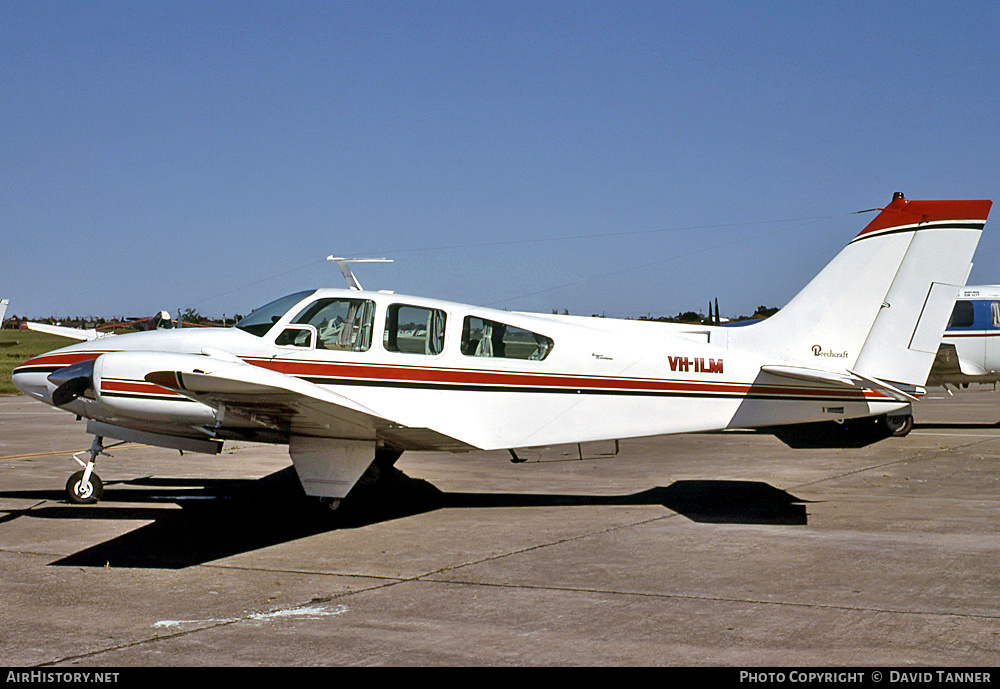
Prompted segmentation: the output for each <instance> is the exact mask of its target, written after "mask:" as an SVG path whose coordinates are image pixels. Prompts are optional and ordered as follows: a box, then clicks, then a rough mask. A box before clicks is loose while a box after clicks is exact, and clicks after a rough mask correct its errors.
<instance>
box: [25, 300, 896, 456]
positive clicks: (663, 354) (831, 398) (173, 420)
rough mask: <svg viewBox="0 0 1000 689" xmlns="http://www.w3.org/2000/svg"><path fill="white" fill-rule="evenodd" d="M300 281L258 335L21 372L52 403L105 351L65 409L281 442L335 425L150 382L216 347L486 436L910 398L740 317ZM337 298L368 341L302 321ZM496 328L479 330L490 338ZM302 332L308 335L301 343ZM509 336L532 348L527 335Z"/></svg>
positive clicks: (773, 417)
mask: <svg viewBox="0 0 1000 689" xmlns="http://www.w3.org/2000/svg"><path fill="white" fill-rule="evenodd" d="M303 294H304V296H303V297H302V299H301V300H299V301H296V302H294V304H293V305H292V306H291V307H290V308H289V309H288V310H287V312H285V313H284V315H283V316H281V317H280V318H278V319H277V320H276V321H275V322H274V324H273V326H271V327H269V329H267V331H266V332H264V333H262V334H259V335H257V334H251V333H250V332H246V331H244V330H241V329H237V328H230V329H202V328H199V329H193V328H192V329H180V330H174V331H152V332H142V333H133V334H128V335H118V336H114V337H110V338H103V339H101V340H98V341H93V342H84V343H80V344H76V345H72V346H69V347H66V348H64V349H60V350H57V351H55V352H51V353H49V354H46V355H42V356H40V357H36V358H35V359H32V360H31V361H29V362H26V363H25V364H24V365H22V366H21V367H19V368H18V369H17V370H16V371H15V373H14V381H15V384H16V385H17V386H18V387H19V388H20V389H22V390H23V391H25V392H27V393H29V394H32V395H34V396H36V397H38V398H39V399H41V400H43V401H45V402H48V403H51V395H52V391H53V389H54V385H53V383H52V382H49V381H48V380H47V377H48V376H49V375H50V374H51V373H53V372H54V371H56V370H58V369H60V368H62V367H64V366H67V365H70V364H73V363H76V362H78V361H81V360H86V359H94V358H95V357H100V358H99V359H98V360H97V361H96V362H95V371H94V386H93V390H91V391H89V392H88V393H87V394H86V395H83V396H81V397H79V398H78V399H76V400H74V401H73V402H72V403H70V404H68V405H64V406H63V408H64V409H66V410H67V411H70V412H72V413H75V414H79V415H80V416H83V417H86V418H90V419H94V420H98V421H103V422H106V423H110V424H114V425H118V426H123V427H133V428H140V429H148V430H155V431H157V432H161V433H166V434H170V435H183V436H190V437H207V435H214V436H216V437H221V438H226V437H239V436H240V434H241V433H246V432H248V431H247V429H252V428H254V427H256V426H260V427H262V428H264V427H266V428H268V431H269V433H270V435H266V434H265V435H261V436H260V437H261V438H264V439H272V440H275V441H279V442H281V441H287V435H288V434H289V433H302V434H304V435H314V436H320V437H323V436H324V435H325V434H324V432H323V429H322V428H310V429H307V430H305V431H304V432H302V431H301V430H300V431H297V430H295V429H288V428H284V429H283V428H282V427H281V425H280V424H270V425H269V424H268V422H267V413H266V409H262V410H261V412H260V414H259V418H258V421H259V423H258V424H255V423H250V422H248V421H247V419H246V418H241V419H235V418H229V419H227V418H226V417H225V410H224V409H223V408H220V407H219V406H218V405H215V406H209V405H206V404H202V403H200V402H198V401H193V400H192V399H191V398H190V397H187V396H184V395H182V394H179V393H178V392H176V391H174V390H170V389H167V388H164V387H161V386H158V385H156V384H154V383H151V382H149V381H147V380H146V379H145V376H146V375H147V374H149V373H150V372H152V371H159V370H163V369H164V368H165V367H166V366H167V364H165V359H164V357H165V356H166V355H168V354H187V355H191V354H194V355H203V356H205V357H206V362H208V361H213V362H216V361H218V360H223V361H224V360H225V359H226V357H234V358H235V359H234V360H239V361H241V362H245V363H248V364H252V365H253V366H256V367H260V368H262V369H266V370H269V371H273V372H277V373H281V374H285V375H287V376H291V377H293V378H297V379H300V380H305V381H308V382H310V383H312V384H315V385H317V386H320V387H322V388H324V389H326V390H328V391H330V392H334V393H337V394H339V395H342V396H343V397H344V398H346V399H348V400H351V401H353V402H354V403H356V404H357V405H359V406H360V407H363V408H365V409H366V410H370V411H371V412H374V413H375V414H377V415H379V416H381V417H384V418H385V419H390V420H392V422H394V423H396V424H399V425H401V426H405V427H407V428H410V429H433V430H434V431H435V432H436V433H437V434H442V435H444V436H447V437H449V438H452V439H456V440H458V441H460V442H461V443H463V444H466V445H468V446H471V447H476V448H481V449H497V448H517V447H525V446H535V445H544V444H554V443H563V442H582V441H589V440H600V439H613V438H626V437H636V436H646V435H656V434H664V433H684V432H695V431H709V430H720V429H726V428H754V427H762V426H772V425H781V424H791V423H803V422H812V421H824V420H841V419H847V418H853V417H860V416H870V415H874V414H883V413H888V412H891V411H895V410H899V409H902V408H905V407H906V404H905V403H902V402H900V401H897V400H895V399H892V398H890V397H887V396H886V395H884V394H882V393H880V392H878V391H873V390H870V389H862V388H857V389H844V387H843V386H840V387H838V386H834V385H829V386H826V385H823V384H821V383H817V382H807V381H796V380H790V379H788V378H784V377H776V376H771V375H769V374H766V373H762V372H761V367H762V366H764V365H767V364H787V363H789V362H787V361H781V360H776V359H766V358H762V357H761V356H759V355H756V354H754V353H752V352H745V351H740V350H738V349H732V348H730V347H729V329H727V328H718V327H708V326H685V325H677V324H665V323H659V322H650V321H627V320H616V319H603V318H583V317H571V316H557V315H544V314H527V313H517V312H506V311H498V310H494V309H488V308H482V307H473V306H468V305H464V304H458V303H452V302H445V301H441V300H435V299H424V298H418V297H409V296H403V295H396V294H390V293H383V292H362V291H355V290H336V289H323V290H318V291H316V292H309V293H303ZM337 299H340V300H358V299H362V300H365V301H366V302H368V303H370V304H371V305H372V306H373V314H372V315H371V317H370V321H369V324H370V328H371V332H370V338H369V339H368V340H367V346H366V347H364V349H355V350H349V349H337V348H323V347H320V346H317V345H319V344H320V342H321V336H322V333H321V332H320V331H321V330H322V327H323V326H309V325H295V324H294V323H293V321H295V320H300V321H301V320H303V319H302V317H301V316H300V314H302V313H304V312H307V311H308V309H309V305H310V304H314V303H317V302H318V300H337ZM401 305H402V306H403V307H405V308H406V309H410V307H413V308H412V310H408V311H405V313H406V314H407V315H409V314H411V313H421V314H422V313H424V312H428V313H430V312H433V313H434V314H439V313H440V314H443V319H442V318H441V317H440V316H435V317H436V318H437V319H438V320H437V321H436V324H432V325H430V326H429V328H430V329H433V328H435V327H437V328H440V333H437V335H436V337H438V339H437V340H436V342H435V344H434V345H433V346H430V345H426V346H425V345H419V346H415V345H412V344H401V343H402V342H403V341H404V340H406V341H407V342H410V343H412V342H417V343H420V342H424V343H426V342H429V341H430V338H431V336H429V335H427V334H426V328H425V327H424V325H423V324H420V323H416V324H414V323H407V324H401V323H396V322H394V321H393V320H392V318H391V317H390V315H389V314H391V313H393V312H394V311H395V312H399V309H400V306H401ZM467 319H471V320H467ZM442 320H443V322H441V321H442ZM470 323H471V324H472V326H471V327H475V326H481V325H482V324H483V323H488V324H491V325H492V326H493V328H492V330H493V331H494V332H495V331H496V330H497V329H498V324H503V325H504V326H506V331H507V332H511V331H516V332H518V333H527V334H528V335H534V336H540V337H536V341H538V342H545V343H546V344H545V345H544V346H543V345H538V347H537V348H536V349H535V351H534V352H532V354H531V355H529V356H521V357H513V356H510V355H509V354H508V356H497V355H496V352H495V351H494V352H493V355H488V354H487V355H483V354H482V353H481V352H480V353H479V354H476V353H475V352H473V351H472V350H471V346H472V345H474V344H475V343H476V340H475V339H474V337H473V336H472V335H470ZM749 327H751V328H752V327H754V326H749ZM296 328H298V330H296ZM390 328H394V331H393V332H392V333H391V334H390V332H389V329H390ZM484 330H485V329H484V328H482V327H480V328H479V330H475V331H473V334H474V335H475V334H478V335H479V336H480V341H481V340H482V339H485V338H484V337H483V336H482V334H483V331H484ZM289 333H291V335H289ZM296 334H301V335H303V337H300V338H298V341H297V342H296V341H295V340H296V338H295V337H294V336H295V335H296ZM396 337H398V338H399V339H398V341H397V340H395V339H394V338H396ZM522 339H523V338H522ZM470 340H471V342H472V344H470ZM420 346H423V347H424V348H423V349H420ZM497 346H500V347H502V346H503V345H502V344H499V345H497ZM506 346H507V348H508V350H509V349H511V348H512V347H514V346H522V347H527V348H528V349H530V348H535V345H534V344H533V343H532V344H531V345H530V347H529V346H528V345H526V344H524V343H523V342H521V343H514V344H513V345H512V344H510V343H508V344H507V345H506ZM481 348H482V346H481V345H480V349H481ZM524 351H527V349H525V350H524ZM118 353H123V354H118ZM102 355H103V356H102ZM206 434H207V435H206ZM339 435H342V433H341V432H332V433H331V434H330V435H329V436H328V437H339ZM424 446H427V443H426V442H425V443H424ZM432 446H433V444H432ZM403 449H407V448H403Z"/></svg>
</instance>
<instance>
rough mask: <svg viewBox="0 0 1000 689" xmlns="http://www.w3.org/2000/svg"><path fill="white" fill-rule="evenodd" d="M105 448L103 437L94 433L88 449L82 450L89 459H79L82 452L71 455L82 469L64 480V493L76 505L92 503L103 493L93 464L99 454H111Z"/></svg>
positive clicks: (102, 487)
mask: <svg viewBox="0 0 1000 689" xmlns="http://www.w3.org/2000/svg"><path fill="white" fill-rule="evenodd" d="M121 444H123V443H115V444H114V445H109V446H108V447H115V446H117V445H121ZM105 449H107V448H105V447H104V438H103V437H101V436H99V435H95V436H94V442H93V443H91V445H90V449H89V450H84V452H88V453H89V454H90V459H89V460H87V461H86V462H85V461H83V460H82V459H80V457H79V455H82V454H83V452H77V453H76V454H75V455H73V459H75V460H76V463H77V464H79V465H80V466H82V467H83V469H82V470H81V471H77V472H76V473H74V474H73V475H72V476H70V477H69V480H68V481H67V482H66V495H67V496H68V497H69V501H70V502H72V503H74V504H77V505H93V504H94V503H95V502H97V501H98V500H100V499H101V496H102V495H104V484H103V483H102V482H101V477H100V476H98V475H97V474H95V473H94V464H95V463H96V462H97V458H98V457H99V456H100V455H104V456H105V457H110V456H111V455H109V454H108V453H107V452H105V451H104V450H105Z"/></svg>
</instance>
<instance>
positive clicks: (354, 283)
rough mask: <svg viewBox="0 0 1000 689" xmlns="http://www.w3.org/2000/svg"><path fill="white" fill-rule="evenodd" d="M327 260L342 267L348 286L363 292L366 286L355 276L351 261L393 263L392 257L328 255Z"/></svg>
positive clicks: (341, 270)
mask: <svg viewBox="0 0 1000 689" xmlns="http://www.w3.org/2000/svg"><path fill="white" fill-rule="evenodd" d="M326 260H327V261H333V262H334V263H336V264H337V266H338V267H339V268H340V272H341V273H343V275H344V279H345V280H347V286H348V288H350V289H352V290H355V291H357V292H361V291H362V290H364V288H363V287H362V286H361V283H360V282H358V279H357V278H356V277H354V273H353V272H351V266H350V265H348V264H350V263H392V259H391V258H342V257H340V256H327V257H326Z"/></svg>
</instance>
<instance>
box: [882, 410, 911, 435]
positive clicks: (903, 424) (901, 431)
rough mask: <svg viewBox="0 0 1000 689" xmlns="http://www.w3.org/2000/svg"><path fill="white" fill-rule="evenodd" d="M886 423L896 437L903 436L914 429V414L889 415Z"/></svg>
mask: <svg viewBox="0 0 1000 689" xmlns="http://www.w3.org/2000/svg"><path fill="white" fill-rule="evenodd" d="M885 425H886V427H887V428H888V429H889V431H890V432H891V433H892V435H893V436H894V437H896V438H902V437H903V436H904V435H907V434H908V433H909V432H910V431H912V430H913V414H907V415H906V416H887V417H886V419H885Z"/></svg>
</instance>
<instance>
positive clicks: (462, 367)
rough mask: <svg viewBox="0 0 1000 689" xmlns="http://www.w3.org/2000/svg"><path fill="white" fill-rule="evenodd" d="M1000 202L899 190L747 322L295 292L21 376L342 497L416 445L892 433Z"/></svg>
mask: <svg viewBox="0 0 1000 689" xmlns="http://www.w3.org/2000/svg"><path fill="white" fill-rule="evenodd" d="M990 206H991V202H990V201H907V200H906V199H905V198H903V196H902V194H897V195H895V196H894V197H893V200H892V202H891V203H890V204H889V205H888V206H886V207H885V208H884V209H882V210H881V212H880V213H879V214H878V216H877V217H876V218H875V219H873V220H872V221H871V222H870V223H869V224H868V225H867V226H866V227H865V228H864V229H863V230H862V231H861V232H860V234H858V235H857V236H856V237H855V238H854V239H853V240H851V241H850V242H849V243H848V244H847V246H846V247H845V248H844V249H843V250H842V251H841V252H840V253H839V254H838V255H837V256H836V257H834V259H833V260H832V261H831V262H830V263H829V264H828V265H827V266H826V267H825V268H824V269H823V270H822V271H821V272H820V273H819V275H817V276H816V277H815V278H814V279H813V280H812V281H811V282H810V283H809V284H808V285H807V286H806V287H805V288H804V289H803V290H802V291H801V292H800V293H799V294H798V295H797V296H795V297H794V298H793V299H792V300H791V301H790V302H789V303H788V304H787V305H786V306H785V307H784V308H783V309H781V311H779V312H778V313H777V314H775V315H774V316H772V317H771V318H769V319H767V320H763V321H760V322H758V323H755V324H753V325H750V326H746V327H742V328H725V327H714V326H704V325H700V324H694V325H687V324H668V323H659V322H651V321H626V320H616V319H608V318H586V317H579V316H565V315H562V316H561V315H555V314H531V313H519V312H508V311H500V310H496V309H490V308H485V307H477V306H470V305H466V304H460V303H454V302H448V301H442V300H438V299H428V298H422V297H412V296H404V295H400V294H394V293H391V292H384V291H369V290H364V289H362V288H361V285H360V284H358V281H357V280H356V279H355V278H354V276H353V274H351V272H350V269H349V268H347V264H348V261H347V260H346V259H335V260H337V261H338V264H340V265H341V268H342V269H343V270H344V271H345V277H347V278H348V286H349V288H348V289H319V290H308V291H304V292H297V293H295V294H290V295H288V296H285V297H282V298H280V299H278V300H276V301H274V302H271V303H269V304H267V305H265V306H263V307H261V308H260V309H258V310H256V311H254V312H253V313H252V314H250V315H249V316H247V317H246V318H244V319H243V320H242V321H240V322H239V323H238V324H237V325H236V326H235V327H233V328H226V329H223V328H208V329H194V328H191V329H187V328H184V329H175V330H167V331H154V332H142V333H132V334H125V335H117V336H115V337H113V338H101V339H98V340H94V341H89V342H82V343H78V344H75V345H72V346H69V347H65V348H63V349H59V350H56V351H54V352H50V353H48V354H44V355H41V356H38V357H35V358H33V359H31V360H29V361H27V362H25V363H24V364H22V365H21V366H19V367H18V368H16V369H15V370H14V373H13V378H14V383H15V385H16V386H17V387H18V388H20V389H21V390H23V391H24V392H26V393H28V394H30V395H32V396H34V397H36V398H37V399H39V400H40V401H42V402H45V403H47V404H51V405H53V406H55V407H59V408H61V409H64V410H65V411H67V412H69V413H71V414H75V415H78V416H79V417H82V418H86V419H87V432H88V433H91V434H93V435H94V436H95V437H94V442H93V445H92V447H91V450H90V458H89V461H86V462H84V461H82V460H77V461H79V462H80V464H81V466H83V469H82V470H81V471H78V472H77V473H75V474H74V475H73V476H71V477H70V480H69V482H68V483H67V490H68V492H69V495H70V499H71V500H73V501H75V502H92V501H95V500H96V499H98V498H99V497H100V495H101V492H102V486H101V482H100V480H99V479H98V478H97V476H96V474H95V473H94V471H93V470H94V463H95V460H96V459H97V457H98V456H99V455H100V454H101V453H102V451H103V450H104V449H105V446H104V439H105V438H113V439H117V440H121V441H135V442H142V443H147V444H152V445H158V446H162V447H170V448H176V449H181V450H192V451H198V452H205V453H210V454H214V453H218V452H219V451H220V449H221V447H222V444H223V442H224V441H226V440H240V439H246V440H254V441H263V442H273V443H286V444H288V447H289V454H290V455H291V460H292V463H293V465H294V467H295V470H296V472H297V474H298V476H299V479H300V481H301V483H302V486H303V488H304V490H305V492H306V494H307V495H310V496H316V497H319V498H322V499H324V500H325V501H328V502H330V503H331V504H333V505H335V504H337V503H339V501H340V499H341V498H343V497H345V496H346V495H347V494H348V492H349V491H350V490H351V488H352V487H353V486H354V485H355V484H356V483H357V482H358V480H359V479H360V478H361V477H362V475H363V474H364V473H365V471H366V470H368V469H369V468H373V470H378V469H380V468H385V467H387V466H391V465H392V464H393V463H394V462H395V461H396V459H398V457H399V456H400V454H401V453H402V452H403V451H405V450H445V451H454V452H462V451H468V450H473V449H483V450H493V449H509V450H511V452H512V453H513V452H514V450H515V449H516V448H520V447H530V446H538V445H549V444H559V443H576V442H585V441H593V440H603V439H620V438H628V437H638V436H648V435H659V434H667V433H688V432H698V431H716V430H724V429H739V428H769V427H777V428H782V427H788V426H789V425H793V424H807V423H812V422H827V421H837V422H844V424H843V425H844V426H845V427H849V426H850V423H851V422H852V420H853V421H856V420H865V421H868V422H870V425H869V426H866V428H870V427H875V428H877V429H879V433H880V436H879V437H887V436H888V435H889V434H890V433H891V432H892V431H893V430H895V429H897V428H899V427H901V426H902V425H903V424H904V423H905V421H906V419H908V418H910V417H911V408H910V404H911V402H913V401H915V400H916V399H917V398H918V396H919V395H920V394H921V393H922V388H921V387H920V386H922V385H923V384H924V382H925V381H926V380H927V375H928V372H929V371H930V368H931V364H932V363H933V361H934V358H935V354H936V353H937V351H938V345H939V344H940V342H941V338H942V334H943V332H944V329H945V326H946V324H947V322H948V317H949V314H950V313H951V312H952V309H953V307H954V304H955V297H956V294H957V293H958V290H959V288H960V286H961V285H964V284H965V280H966V278H967V277H968V274H969V270H970V269H971V260H972V255H973V252H974V251H975V247H976V245H977V243H978V241H979V236H980V234H981V231H982V228H983V225H984V224H985V222H986V218H987V216H988V214H989V210H990Z"/></svg>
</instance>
